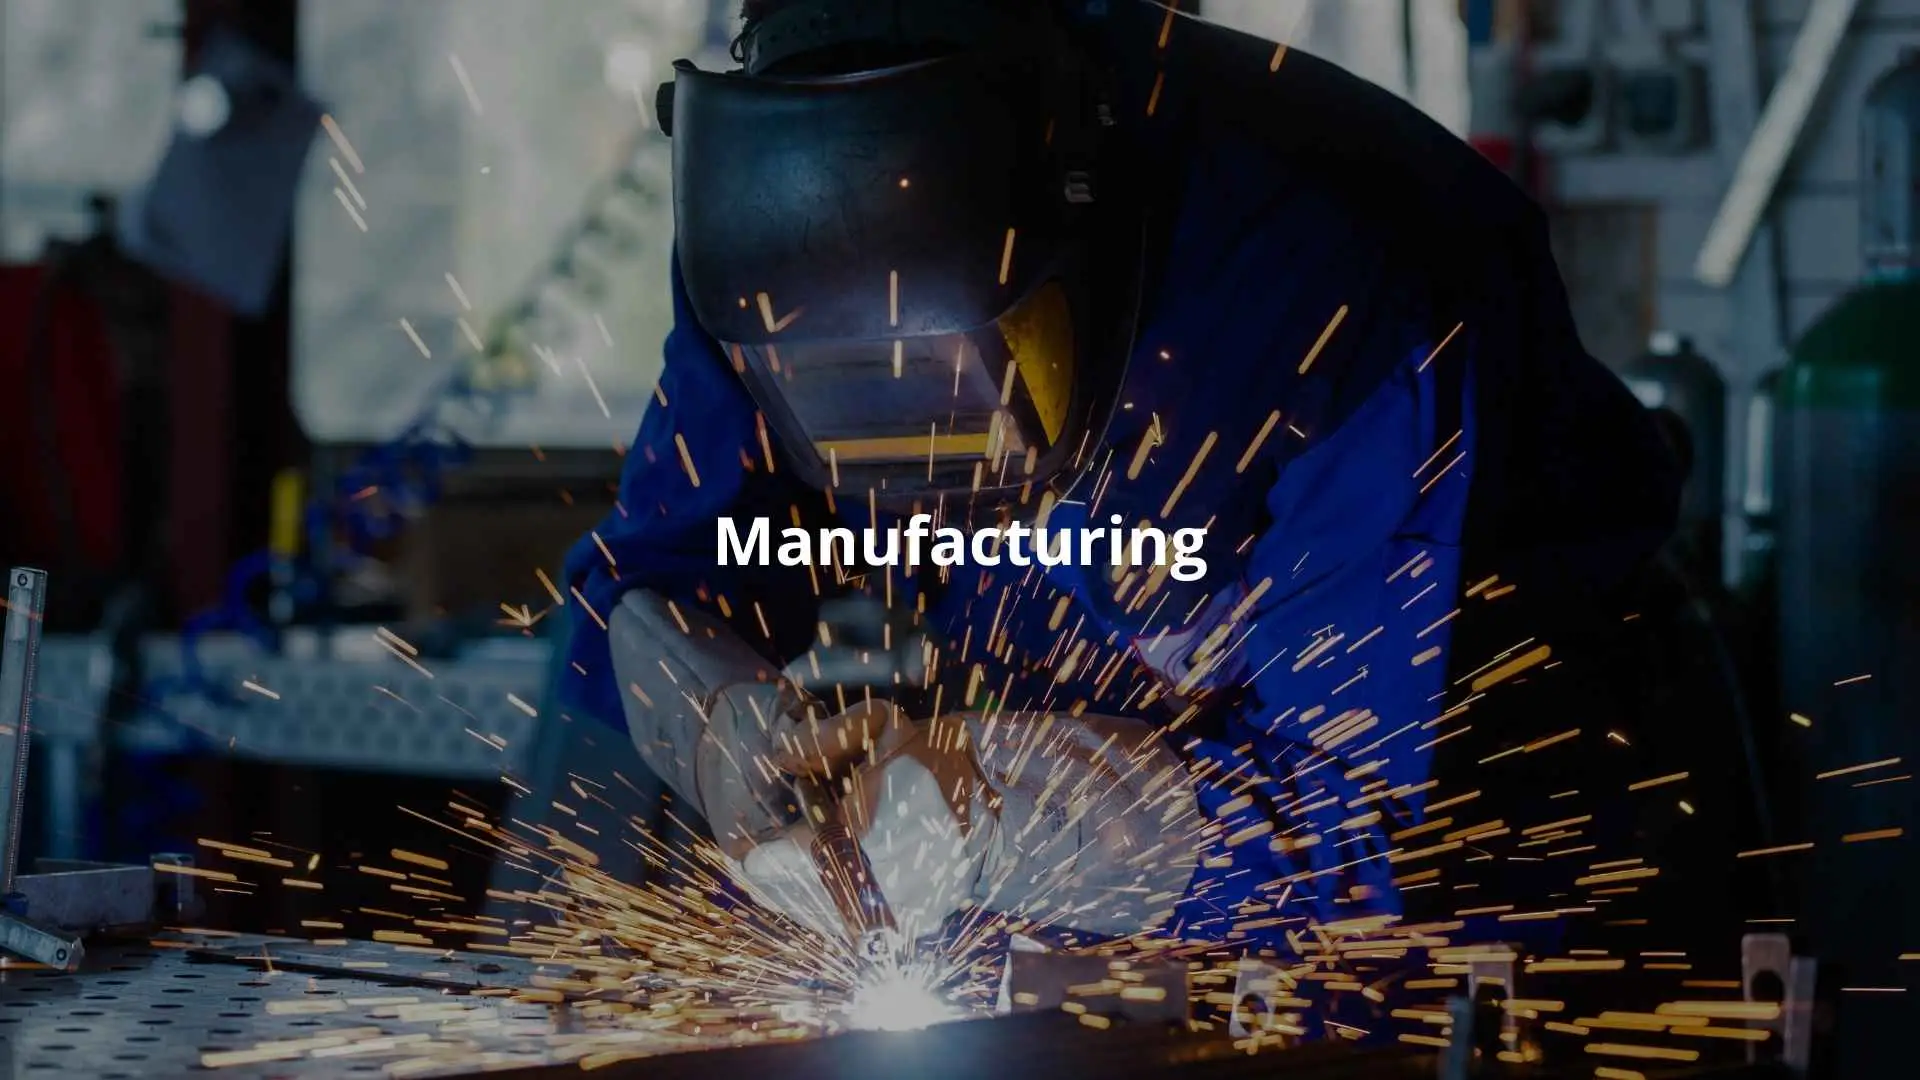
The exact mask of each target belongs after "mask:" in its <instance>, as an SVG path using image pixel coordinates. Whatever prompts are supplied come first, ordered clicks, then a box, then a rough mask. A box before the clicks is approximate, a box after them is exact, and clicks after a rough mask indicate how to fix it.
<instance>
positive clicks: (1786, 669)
mask: <svg viewBox="0 0 1920 1080" xmlns="http://www.w3.org/2000/svg"><path fill="white" fill-rule="evenodd" d="M1863 120H1864V123H1863V130H1862V142H1863V155H1862V157H1863V160H1862V163H1861V170H1862V171H1861V200H1862V213H1863V239H1864V243H1865V246H1866V252H1865V254H1866V263H1867V275H1866V281H1865V282H1864V283H1863V284H1862V285H1861V286H1860V287H1859V288H1857V289H1855V290H1854V291H1853V292H1851V293H1849V294H1848V295H1847V296H1845V297H1844V298H1842V299H1841V300H1840V301H1839V302H1838V303H1837V304H1835V305H1834V307H1833V309H1832V310H1830V311H1828V312H1827V313H1826V315H1825V316H1823V317H1822V318H1821V319H1820V320H1819V321H1818V322H1817V323H1816V324H1815V325H1814V326H1813V327H1812V328H1811V329H1809V330H1808V331H1807V332H1806V333H1805V334H1804V335H1803V336H1802V337H1801V339H1800V341H1799V342H1798V343H1797V344H1796V346H1795V348H1794V351H1793V355H1792V358H1791V360H1790V361H1789V363H1788V365H1787V367H1786V368H1785V369H1784V370H1783V371H1782V372H1781V376H1780V381H1779V386H1778V398H1777V401H1776V410H1777V415H1776V422H1777V424H1778V429H1777V440H1776V448H1775V450H1776V453H1775V459H1774V462H1775V474H1774V482H1775V491H1774V494H1775V500H1776V507H1775V508H1776V512H1777V515H1778V530H1779V531H1778V541H1777V543H1778V546H1777V551H1776V557H1777V562H1776V568H1777V573H1778V590H1779V591H1778V611H1779V616H1778V617H1779V637H1778V640H1779V669H1780V691H1781V694H1782V705H1783V706H1784V707H1785V709H1787V710H1789V711H1791V713H1793V714H1796V716H1797V718H1798V719H1796V720H1795V721H1794V722H1792V723H1789V722H1788V721H1787V719H1786V718H1782V719H1781V720H1780V721H1779V724H1780V729H1781V731H1782V732H1783V734H1784V735H1786V736H1787V737H1789V739H1790V742H1791V745H1790V746H1789V748H1788V753H1787V754H1785V755H1783V759H1784V760H1787V761H1790V762H1792V763H1793V766H1794V768H1793V772H1794V773H1795V774H1797V775H1795V776H1791V777H1788V778H1786V780H1785V787H1786V790H1785V791H1783V792H1782V794H1783V795H1784V796H1786V797H1787V798H1789V799H1790V800H1792V802H1791V805H1790V806H1789V807H1787V808H1785V809H1786V811H1787V812H1786V813H1783V814H1782V815H1781V817H1782V818H1783V819H1784V820H1787V821H1791V822H1795V823H1797V824H1798V826H1799V828H1800V830H1801V835H1800V836H1799V837H1797V838H1794V839H1796V840H1798V841H1799V842H1803V843H1810V844H1812V845H1813V846H1812V848H1811V849H1810V850H1807V851H1805V852H1804V853H1800V854H1797V855H1793V856H1789V857H1791V858H1793V859H1795V860H1796V861H1797V864H1798V865H1797V867H1796V869H1797V871H1798V876H1799V878H1800V881H1801V886H1802V887H1801V889H1800V890H1799V893H1798V905H1799V907H1798V910H1797V911H1795V912H1790V913H1788V914H1791V915H1792V916H1793V917H1794V918H1795V919H1796V922H1795V924H1794V929H1795V930H1797V931H1799V932H1800V933H1801V934H1802V935H1803V936H1804V938H1805V945H1806V946H1807V947H1808V948H1809V949H1810V951H1811V952H1812V954H1813V955H1814V957H1815V958H1816V960H1817V961H1818V962H1819V963H1820V964H1821V965H1822V968H1823V969H1824V970H1825V971H1826V972H1827V973H1828V976H1829V979H1828V980H1823V981H1831V982H1833V984H1834V985H1837V986H1846V987H1879V988H1894V987H1909V988H1910V989H1909V990H1908V991H1907V992H1878V993H1872V992H1859V991H1856V992H1850V993H1840V994H1839V995H1838V998H1837V1004H1838V1010H1837V1012H1836V1013H1835V1014H1834V1015H1835V1016H1836V1017H1837V1020H1836V1023H1837V1029H1836V1030H1833V1031H1830V1032H1827V1033H1824V1034H1825V1035H1826V1036H1827V1037H1826V1038H1825V1039H1824V1042H1825V1045H1827V1046H1828V1047H1829V1048H1830V1049H1831V1050H1832V1051H1833V1052H1834V1053H1836V1054H1837V1055H1838V1056H1839V1061H1838V1062H1836V1063H1835V1070H1836V1071H1835V1072H1834V1073H1833V1075H1836V1076H1843V1077H1851V1076H1868V1075H1875V1074H1876V1073H1877V1072H1878V1071H1880V1070H1884V1069H1889V1068H1893V1067H1894V1065H1895V1064H1896V1063H1897V1062H1900V1061H1902V1060H1904V1059H1906V1058H1909V1057H1910V1055H1911V1050H1910V1049H1909V1048H1908V1047H1909V1045H1910V1043H1911V1039H1912V1033H1913V1032H1914V1031H1915V1030H1920V965H1917V964H1916V963H1915V962H1913V961H1911V960H1907V961H1902V960H1901V959H1900V957H1901V956H1902V955H1903V954H1906V955H1911V954H1913V953H1914V952H1916V951H1920V849H1916V847H1915V844H1916V842H1920V815H1917V814H1916V806H1920V787H1916V785H1915V782H1914V781H1912V780H1909V779H1906V777H1907V775H1908V774H1909V773H1911V772H1913V771H1914V768H1915V766H1916V765H1920V260H1917V259H1916V255H1917V254H1920V249H1917V248H1916V244H1915V239H1916V236H1917V235H1920V188H1916V186H1915V185H1916V182H1920V170H1917V169H1916V166H1920V62H1916V57H1915V56H1914V55H1913V54H1909V55H1908V56H1907V57H1906V58H1905V60H1904V61H1903V62H1902V63H1901V64H1900V66H1898V67H1896V68H1895V69H1894V70H1893V71H1892V72H1891V73H1889V74H1888V75H1887V76H1885V77H1884V78H1882V79H1881V80H1880V81H1879V82H1878V83H1876V84H1875V86H1874V87H1873V89H1872V90H1871V91H1869V93H1868V96H1867V99H1866V102H1865V105H1864V110H1863ZM1803 725H1804V726H1803ZM1783 839H1785V838H1783Z"/></svg>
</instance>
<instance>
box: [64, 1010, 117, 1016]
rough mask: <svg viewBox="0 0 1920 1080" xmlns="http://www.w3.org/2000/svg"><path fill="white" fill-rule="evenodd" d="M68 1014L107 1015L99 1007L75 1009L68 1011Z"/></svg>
mask: <svg viewBox="0 0 1920 1080" xmlns="http://www.w3.org/2000/svg"><path fill="white" fill-rule="evenodd" d="M67 1015H68V1016H105V1015H107V1014H106V1013H104V1012H102V1011H100V1010H99V1009H75V1010H73V1011H72V1012H70V1013H68V1014H67Z"/></svg>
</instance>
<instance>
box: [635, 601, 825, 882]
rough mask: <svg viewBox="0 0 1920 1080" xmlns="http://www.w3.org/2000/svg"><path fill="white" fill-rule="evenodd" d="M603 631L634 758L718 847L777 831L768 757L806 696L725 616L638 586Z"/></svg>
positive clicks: (781, 797)
mask: <svg viewBox="0 0 1920 1080" xmlns="http://www.w3.org/2000/svg"><path fill="white" fill-rule="evenodd" d="M608 631H609V645H610V647H611V651H612V654H613V670H614V674H615V676H616V677H617V678H618V679H619V680H620V685H621V686H622V687H623V688H624V691H625V692H624V693H623V694H622V695H621V701H622V705H623V706H624V709H625V712H626V716H627V732H628V734H629V735H630V736H631V737H632V738H633V745H634V748H635V749H637V750H638V751H639V752H640V757H641V760H643V761H645V762H646V763H647V765H648V767H650V768H652V769H653V771H654V772H655V773H657V774H659V776H660V778H661V779H662V780H664V781H665V782H666V783H667V786H669V787H671V788H672V789H673V790H674V792H675V793H676V794H677V795H679V796H680V798H681V799H683V800H685V801H686V802H687V803H688V804H689V805H691V806H693V807H695V808H697V809H698V810H699V812H700V814H701V815H702V816H703V817H705V818H706V819H707V824H708V825H709V826H711V827H712V829H713V835H714V839H715V841H716V842H717V843H718V844H719V846H720V849H721V850H722V851H723V852H726V853H727V854H729V855H731V856H734V857H738V856H740V855H744V854H746V852H747V851H748V850H750V849H751V848H752V847H753V846H754V844H756V843H759V842H761V841H766V840H772V839H776V838H778V837H779V836H780V835H781V832H782V830H783V828H784V826H785V824H786V822H787V820H788V818H789V816H790V815H789V814H787V813H786V812H785V808H786V807H787V806H788V805H789V804H790V803H791V797H790V792H789V790H788V788H787V785H786V784H785V783H784V782H783V781H782V779H781V777H780V775H779V773H778V770H777V767H776V766H775V765H774V764H773V763H772V758H773V755H774V752H775V747H776V746H777V744H778V741H779V739H780V738H781V736H782V734H784V733H786V732H787V731H788V729H790V728H792V727H793V726H794V723H795V720H794V718H795V717H796V716H799V715H801V714H802V713H803V711H804V708H805V705H806V698H805V697H804V696H803V695H802V694H801V693H800V692H799V690H798V689H797V688H796V687H794V686H793V685H792V684H791V683H790V682H788V681H787V680H785V679H783V678H781V677H780V675H779V673H778V672H777V671H775V670H774V669H773V665H771V664H770V663H768V662H767V660H766V659H765V658H764V657H762V656H761V655H760V654H758V653H756V652H754V651H753V649H751V648H749V647H748V646H747V644H746V643H745V642H743V641H741V640H740V638H739V637H738V636H737V635H736V634H734V632H733V631H732V630H731V629H729V628H728V627H727V626H726V625H725V624H723V623H721V622H719V621H717V620H715V619H712V618H711V617H709V616H707V615H705V614H703V613H701V612H699V611H697V610H694V609H691V608H683V607H678V606H669V604H668V601H666V600H664V599H662V598H661V597H659V596H657V595H655V594H653V593H650V592H647V591H645V590H635V591H633V592H629V593H627V594H626V596H625V597H623V598H622V599H621V601H620V606H619V607H618V608H617V609H615V611H614V613H613V618H612V619H611V620H610V622H609V626H608Z"/></svg>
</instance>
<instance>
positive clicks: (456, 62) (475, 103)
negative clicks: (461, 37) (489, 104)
mask: <svg viewBox="0 0 1920 1080" xmlns="http://www.w3.org/2000/svg"><path fill="white" fill-rule="evenodd" d="M447 63H449V64H452V65H453V73H454V75H455V76H457V77H458V78H459V80H460V89H462V90H464V91H466V94H467V104H468V105H471V106H472V107H473V115H475V116H484V115H486V111H485V110H484V109H482V108H481V107H480V95H479V94H478V93H476V92H475V91H474V89H473V80H472V79H470V78H468V77H467V65H465V64H463V63H461V62H460V58H459V57H458V56H455V55H454V54H452V53H448V54H447Z"/></svg>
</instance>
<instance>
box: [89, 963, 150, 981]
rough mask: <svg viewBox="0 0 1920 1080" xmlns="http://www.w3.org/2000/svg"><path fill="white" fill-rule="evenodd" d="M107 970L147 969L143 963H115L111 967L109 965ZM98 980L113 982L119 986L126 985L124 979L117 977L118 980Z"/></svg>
mask: <svg viewBox="0 0 1920 1080" xmlns="http://www.w3.org/2000/svg"><path fill="white" fill-rule="evenodd" d="M107 970H108V971H145V970H147V969H146V967H145V965H142V964H115V965H113V966H112V967H109V968H108V969H107ZM100 981H101V982H104V983H113V984H117V985H121V986H124V985H126V980H125V979H118V980H114V979H101V980H100Z"/></svg>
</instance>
